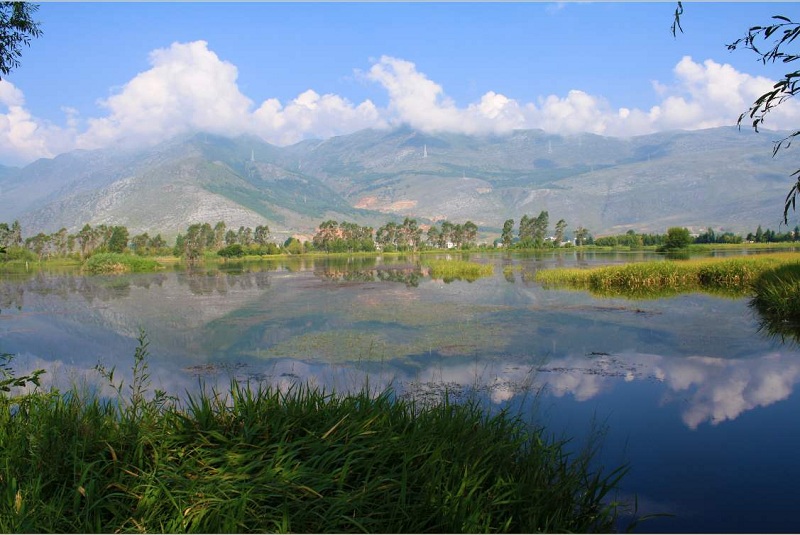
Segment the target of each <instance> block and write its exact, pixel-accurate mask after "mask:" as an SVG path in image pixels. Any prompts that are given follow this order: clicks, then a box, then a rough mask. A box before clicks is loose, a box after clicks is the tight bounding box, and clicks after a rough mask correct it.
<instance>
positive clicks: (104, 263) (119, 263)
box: [83, 253, 160, 275]
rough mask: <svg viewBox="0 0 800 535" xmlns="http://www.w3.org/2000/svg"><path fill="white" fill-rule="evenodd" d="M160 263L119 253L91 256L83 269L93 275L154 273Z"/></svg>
mask: <svg viewBox="0 0 800 535" xmlns="http://www.w3.org/2000/svg"><path fill="white" fill-rule="evenodd" d="M159 267H160V265H159V263H158V262H156V261H155V260H152V259H149V258H142V257H140V256H136V255H130V254H119V253H99V254H96V255H93V256H91V257H90V258H89V259H88V260H87V261H86V262H85V263H84V264H83V269H85V270H86V271H88V272H89V273H92V274H95V275H97V274H101V273H127V272H138V271H154V270H156V269H158V268H159Z"/></svg>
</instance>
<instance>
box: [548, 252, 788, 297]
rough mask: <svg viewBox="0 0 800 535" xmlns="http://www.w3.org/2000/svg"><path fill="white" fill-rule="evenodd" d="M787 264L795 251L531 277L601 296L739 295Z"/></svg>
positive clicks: (557, 270)
mask: <svg viewBox="0 0 800 535" xmlns="http://www.w3.org/2000/svg"><path fill="white" fill-rule="evenodd" d="M792 264H800V257H798V255H797V254H794V253H776V254H764V255H754V256H744V257H736V258H703V259H693V260H688V261H683V262H675V261H670V260H665V261H659V260H657V261H650V262H638V263H631V264H624V265H619V266H616V265H615V266H600V267H594V268H589V269H576V268H569V269H562V268H555V269H546V270H540V271H537V272H536V276H535V280H536V281H537V282H539V283H540V284H542V285H543V286H545V287H551V288H558V287H567V288H574V289H581V290H588V291H590V292H592V293H594V294H597V295H604V296H607V295H617V296H622V297H636V298H658V297H664V296H667V295H675V294H678V293H686V292H710V293H715V294H726V295H731V296H736V295H739V296H741V295H746V294H747V293H750V292H752V291H753V288H752V285H753V283H754V282H755V280H756V279H757V278H758V277H759V276H760V275H762V274H763V273H766V272H767V271H769V270H771V269H774V268H776V267H778V266H781V265H792Z"/></svg>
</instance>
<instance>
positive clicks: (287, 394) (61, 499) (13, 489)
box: [0, 334, 625, 533]
mask: <svg viewBox="0 0 800 535" xmlns="http://www.w3.org/2000/svg"><path fill="white" fill-rule="evenodd" d="M147 357H148V355H147V341H146V339H145V336H144V335H143V334H140V337H139V346H138V347H137V349H136V352H135V355H134V367H133V379H132V381H131V383H130V384H129V385H128V384H124V383H123V382H122V381H120V380H119V379H115V374H114V370H113V369H107V368H105V367H102V366H100V367H98V372H99V374H100V376H101V377H102V378H103V379H104V380H106V381H108V382H109V385H110V386H111V388H112V391H113V392H114V395H113V396H110V397H104V396H102V395H101V394H100V392H102V389H101V388H97V386H96V385H83V386H81V387H79V386H73V387H72V388H71V389H69V390H68V391H64V392H62V391H59V390H57V389H54V388H50V389H41V388H38V387H37V388H33V389H28V390H23V388H24V387H25V386H26V383H34V384H38V382H39V381H38V375H39V374H40V372H36V373H35V374H32V375H29V376H24V377H15V376H14V375H13V372H12V371H11V370H10V368H9V367H8V366H5V367H3V368H2V371H3V379H4V382H3V383H2V385H3V386H5V387H6V390H7V392H6V393H5V394H2V395H0V481H2V483H3V492H2V493H0V530H2V531H3V532H6V533H22V532H61V533H93V532H100V533H111V532H114V533H118V532H160V533H176V532H200V533H221V532H241V533H243V532H301V533H329V532H337V533H345V532H372V533H389V532H400V533H423V532H438V533H450V532H465V533H479V532H527V533H533V532H560V531H572V532H595V531H609V530H612V529H613V527H614V522H615V519H616V514H617V513H616V510H617V507H618V504H617V503H615V502H614V501H613V491H614V489H615V487H616V485H617V483H618V482H619V480H620V478H621V477H622V476H623V475H624V473H625V469H624V468H618V469H616V470H613V471H610V472H607V473H600V472H599V471H595V470H594V469H593V468H592V467H591V465H590V461H591V460H592V452H591V451H588V450H587V451H585V452H584V453H583V454H580V455H570V454H569V453H567V451H566V450H565V448H564V443H562V442H558V441H553V440H549V439H548V438H547V437H546V435H545V432H544V431H543V430H542V429H541V428H535V427H533V426H532V425H531V424H530V422H527V421H525V420H523V419H522V418H521V417H520V416H515V415H514V414H511V413H509V412H506V411H500V412H497V413H493V414H492V413H489V412H487V411H486V409H485V407H482V406H481V405H480V404H479V403H477V402H476V401H469V400H468V401H467V402H463V403H453V402H451V400H450V399H449V397H448V396H447V395H446V394H445V395H444V396H443V397H442V399H441V400H440V402H438V403H433V404H416V403H415V402H414V401H413V400H411V401H409V400H407V399H403V398H399V397H397V396H395V395H394V393H393V392H392V391H391V390H387V391H384V392H381V393H375V392H371V391H369V389H368V388H365V389H362V391H360V392H355V393H349V394H341V395H340V394H337V393H335V392H325V391H324V390H320V389H317V388H311V387H307V386H305V387H304V386H296V387H293V388H291V389H289V390H288V391H281V390H279V389H277V388H274V387H271V386H263V385H255V384H239V383H236V382H232V383H231V385H230V388H229V390H228V391H217V390H212V391H205V390H204V391H202V392H201V393H199V394H197V395H190V396H188V398H187V399H186V400H185V401H179V400H178V399H177V398H175V397H172V396H169V395H167V393H165V392H163V391H160V390H155V391H151V390H150V388H149V377H150V376H149V371H148V363H147ZM6 364H7V363H6ZM28 386H31V385H28Z"/></svg>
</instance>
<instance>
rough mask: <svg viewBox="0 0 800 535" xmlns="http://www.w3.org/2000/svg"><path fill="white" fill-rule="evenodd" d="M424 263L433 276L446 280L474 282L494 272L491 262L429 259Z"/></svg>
mask: <svg viewBox="0 0 800 535" xmlns="http://www.w3.org/2000/svg"><path fill="white" fill-rule="evenodd" d="M424 264H425V265H427V266H428V270H429V271H428V273H429V274H430V276H431V277H433V278H435V279H442V280H444V282H452V281H454V280H462V279H463V280H466V281H468V282H474V281H476V280H478V279H479V278H481V277H488V276H489V275H491V274H492V273H493V272H494V267H492V265H491V264H480V263H478V262H469V261H466V260H441V259H427V260H425V261H424Z"/></svg>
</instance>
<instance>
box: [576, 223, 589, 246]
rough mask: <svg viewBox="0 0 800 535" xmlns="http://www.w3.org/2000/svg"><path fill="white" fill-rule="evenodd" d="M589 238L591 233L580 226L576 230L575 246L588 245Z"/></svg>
mask: <svg viewBox="0 0 800 535" xmlns="http://www.w3.org/2000/svg"><path fill="white" fill-rule="evenodd" d="M588 237H589V231H588V230H587V229H585V228H584V227H583V226H578V228H577V229H575V245H583V244H584V243H586V238H588Z"/></svg>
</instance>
